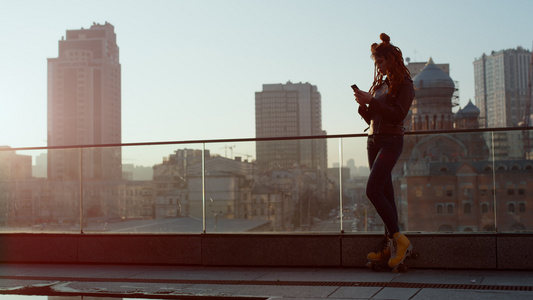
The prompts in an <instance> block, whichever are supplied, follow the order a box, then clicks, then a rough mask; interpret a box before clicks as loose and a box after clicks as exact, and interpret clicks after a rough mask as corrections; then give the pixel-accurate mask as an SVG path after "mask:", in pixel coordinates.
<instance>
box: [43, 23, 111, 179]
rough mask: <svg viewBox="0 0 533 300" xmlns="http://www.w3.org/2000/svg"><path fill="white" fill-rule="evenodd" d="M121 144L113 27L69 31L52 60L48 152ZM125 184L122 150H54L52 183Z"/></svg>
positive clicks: (50, 166) (50, 157)
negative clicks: (83, 180)
mask: <svg viewBox="0 0 533 300" xmlns="http://www.w3.org/2000/svg"><path fill="white" fill-rule="evenodd" d="M120 143H121V65H120V61H119V48H118V46H117V42H116V34H115V31H114V27H113V25H111V24H109V23H107V22H106V23H105V24H103V25H100V24H93V25H92V26H91V27H90V28H89V29H83V28H82V29H78V30H67V32H66V38H65V37H63V38H62V39H61V40H60V41H59V55H58V57H57V58H49V59H48V146H50V147H53V146H73V145H101V144H120ZM80 166H82V168H83V172H84V173H83V177H84V178H87V179H105V180H109V179H121V176H122V170H121V150H120V147H115V148H113V147H101V148H84V149H83V151H82V153H80V151H79V150H78V149H74V150H72V149H69V150H63V149H60V150H52V151H49V154H48V178H50V179H56V180H76V179H78V178H79V174H80V171H79V168H80Z"/></svg>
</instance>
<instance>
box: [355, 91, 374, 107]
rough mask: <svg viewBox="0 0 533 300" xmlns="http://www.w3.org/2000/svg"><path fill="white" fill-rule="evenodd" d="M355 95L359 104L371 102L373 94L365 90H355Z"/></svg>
mask: <svg viewBox="0 0 533 300" xmlns="http://www.w3.org/2000/svg"><path fill="white" fill-rule="evenodd" d="M354 95H355V101H357V103H359V105H366V104H370V100H372V95H371V94H370V93H367V92H365V91H361V90H355V91H354Z"/></svg>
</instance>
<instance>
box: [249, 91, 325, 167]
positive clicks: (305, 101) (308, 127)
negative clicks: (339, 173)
mask: <svg viewBox="0 0 533 300" xmlns="http://www.w3.org/2000/svg"><path fill="white" fill-rule="evenodd" d="M325 134H326V132H325V131H324V130H322V104H321V96H320V93H319V92H318V89H317V87H316V86H314V85H311V84H309V83H291V82H290V81H289V82H287V83H286V84H264V85H263V90H262V91H261V92H256V93H255V135H256V137H257V138H269V137H297V136H320V135H325ZM256 152H257V153H256V155H257V165H258V167H259V169H262V170H276V169H277V170H280V169H287V168H292V167H294V166H295V165H298V166H302V167H306V168H312V169H320V170H322V171H323V172H326V169H327V147H326V141H325V140H324V139H322V140H320V139H318V140H312V139H310V140H287V141H265V142H258V143H257V144H256Z"/></svg>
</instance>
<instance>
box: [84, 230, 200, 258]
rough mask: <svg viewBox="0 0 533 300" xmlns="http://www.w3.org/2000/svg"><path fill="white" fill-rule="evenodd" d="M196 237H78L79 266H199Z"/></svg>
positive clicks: (198, 237)
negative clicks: (98, 264)
mask: <svg viewBox="0 0 533 300" xmlns="http://www.w3.org/2000/svg"><path fill="white" fill-rule="evenodd" d="M200 242H201V237H200V236H198V235H127V234H126V235H85V234H84V235H83V236H78V261H79V262H80V263H123V264H137V263H142V264H170V265H200V264H201V244H200Z"/></svg>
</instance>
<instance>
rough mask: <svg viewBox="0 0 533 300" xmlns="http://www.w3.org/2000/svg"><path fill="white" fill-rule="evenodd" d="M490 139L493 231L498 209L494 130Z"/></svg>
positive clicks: (496, 230)
mask: <svg viewBox="0 0 533 300" xmlns="http://www.w3.org/2000/svg"><path fill="white" fill-rule="evenodd" d="M491 139H492V190H493V191H494V192H492V201H493V205H494V231H495V232H498V210H497V209H496V208H497V206H496V204H497V203H496V202H497V201H496V159H495V157H496V156H495V154H494V152H496V151H495V147H494V131H491Z"/></svg>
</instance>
